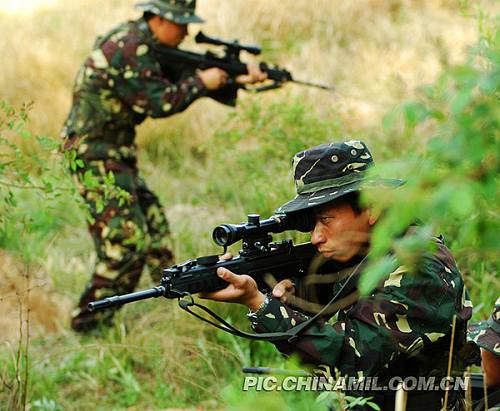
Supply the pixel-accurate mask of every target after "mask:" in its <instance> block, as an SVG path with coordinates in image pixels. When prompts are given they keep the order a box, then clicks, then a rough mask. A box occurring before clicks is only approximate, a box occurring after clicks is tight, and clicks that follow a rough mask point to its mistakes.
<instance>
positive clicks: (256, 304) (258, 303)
mask: <svg viewBox="0 0 500 411" xmlns="http://www.w3.org/2000/svg"><path fill="white" fill-rule="evenodd" d="M268 304H269V297H268V296H267V295H264V294H262V293H261V292H260V291H259V294H258V295H257V296H256V297H255V298H254V299H253V300H252V301H250V302H249V303H248V304H247V306H248V308H249V309H250V313H252V314H257V313H258V312H261V311H263V310H264V309H265V308H266V307H267V305H268Z"/></svg>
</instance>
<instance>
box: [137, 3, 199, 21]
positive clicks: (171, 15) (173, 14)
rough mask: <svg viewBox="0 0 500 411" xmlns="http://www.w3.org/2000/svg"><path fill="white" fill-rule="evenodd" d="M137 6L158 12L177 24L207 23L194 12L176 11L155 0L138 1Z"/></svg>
mask: <svg viewBox="0 0 500 411" xmlns="http://www.w3.org/2000/svg"><path fill="white" fill-rule="evenodd" d="M135 8H136V9H138V10H141V11H143V12H149V13H153V14H156V15H157V16H160V17H162V18H164V19H166V20H169V21H173V22H174V23H176V24H190V23H205V20H203V19H202V18H201V17H199V16H197V15H196V14H194V13H190V12H181V11H175V10H172V9H171V8H166V7H165V6H164V5H162V4H161V3H156V2H154V1H152V2H149V3H138V4H136V5H135Z"/></svg>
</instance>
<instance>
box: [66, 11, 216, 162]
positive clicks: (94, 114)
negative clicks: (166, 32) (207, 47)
mask: <svg viewBox="0 0 500 411" xmlns="http://www.w3.org/2000/svg"><path fill="white" fill-rule="evenodd" d="M156 44H158V42H157V40H156V39H155V38H154V37H153V35H152V33H151V31H150V30H149V27H148V24H147V23H146V21H145V20H144V19H142V18H140V19H138V20H134V21H129V22H127V23H124V24H122V25H120V26H118V27H116V28H115V29H113V30H112V31H111V32H109V33H108V34H106V35H105V36H103V37H99V38H98V39H97V41H96V44H95V46H94V49H93V51H92V52H91V54H90V56H89V57H88V58H87V59H86V61H85V63H84V64H83V66H82V67H81V69H80V70H79V72H78V74H77V78H76V81H75V86H74V90H73V105H72V107H71V111H70V113H69V116H68V118H67V120H66V123H65V125H64V128H63V132H62V135H63V137H70V138H82V137H84V138H85V140H86V145H85V149H84V150H83V151H87V156H86V157H87V158H100V157H106V156H107V150H109V148H110V147H112V148H114V147H119V146H124V147H127V146H128V147H130V146H133V142H134V137H135V130H134V128H135V126H136V125H138V124H140V123H142V122H143V121H144V119H145V118H146V117H148V116H149V117H154V118H158V117H167V116H170V115H172V114H174V113H178V112H180V111H182V110H184V109H186V108H187V107H188V106H189V105H190V104H191V103H192V102H193V101H194V100H196V99H197V98H199V97H202V96H204V95H206V94H207V89H206V87H205V86H204V85H203V83H202V81H201V79H200V78H199V77H197V76H194V75H192V76H187V77H182V78H181V79H180V80H179V79H176V80H177V81H175V82H174V80H172V79H171V80H172V81H170V80H169V79H167V78H165V77H164V74H163V73H164V71H162V67H161V66H160V63H159V62H158V60H157V59H156V57H155V55H154V52H153V48H154V46H155V45H156ZM88 146H90V148H89V147H88ZM80 151H82V150H80ZM92 151H94V153H92Z"/></svg>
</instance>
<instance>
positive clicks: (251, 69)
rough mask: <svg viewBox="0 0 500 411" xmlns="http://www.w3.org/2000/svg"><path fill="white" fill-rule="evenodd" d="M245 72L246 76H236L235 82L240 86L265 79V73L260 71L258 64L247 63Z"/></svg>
mask: <svg viewBox="0 0 500 411" xmlns="http://www.w3.org/2000/svg"><path fill="white" fill-rule="evenodd" d="M247 72H248V73H247V74H240V75H239V76H236V82H237V83H240V84H254V83H259V82H261V81H264V80H265V79H267V73H266V72H264V71H262V70H261V69H260V66H259V64H258V63H248V64H247Z"/></svg>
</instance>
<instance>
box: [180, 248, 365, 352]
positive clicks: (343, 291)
mask: <svg viewBox="0 0 500 411" xmlns="http://www.w3.org/2000/svg"><path fill="white" fill-rule="evenodd" d="M367 257H368V256H365V257H364V258H363V260H361V262H360V263H359V264H358V265H356V267H355V268H354V269H353V270H352V272H351V274H349V276H348V277H347V279H346V281H345V282H344V284H343V285H342V287H341V288H340V290H339V291H338V292H337V293H336V294H335V295H334V296H333V298H332V299H331V300H330V301H329V302H328V303H327V304H326V305H325V306H324V307H323V308H322V309H321V310H320V311H319V312H318V313H316V314H315V315H314V316H313V317H311V318H309V319H308V320H306V321H304V322H302V323H300V324H298V325H296V326H295V327H292V328H290V329H289V330H288V331H286V332H274V333H259V334H253V333H247V332H245V331H242V330H238V329H237V328H235V327H234V326H232V325H231V324H229V323H228V322H227V321H225V320H224V319H223V318H221V317H220V316H219V315H217V314H216V313H214V312H213V311H212V310H210V308H208V307H206V306H204V305H201V304H198V303H196V302H195V301H194V299H193V296H192V295H191V294H185V296H186V297H187V299H180V300H179V307H180V308H182V309H183V310H184V311H187V312H188V313H189V314H191V315H194V316H195V317H196V318H198V319H200V320H202V321H205V322H206V323H208V324H210V325H213V326H214V327H216V328H218V329H220V330H223V331H226V332H228V333H230V334H233V335H236V336H238V337H243V338H247V339H250V340H264V341H271V342H273V341H285V340H287V341H288V342H293V341H295V340H296V339H297V338H298V337H299V334H300V333H301V332H303V331H304V330H306V329H307V328H309V327H310V326H311V325H312V324H313V323H314V322H315V321H316V320H317V319H318V318H320V317H321V316H322V315H323V314H325V313H326V311H327V310H328V309H329V308H330V309H329V310H328V311H329V312H332V311H338V310H342V309H344V308H346V307H348V306H350V305H351V304H353V303H355V302H356V301H357V300H358V298H359V292H358V290H357V288H356V286H357V283H358V280H359V277H360V268H361V267H362V266H364V262H365V261H366V259H367ZM190 307H198V308H200V309H201V310H203V311H205V312H206V313H207V314H208V315H209V316H210V317H212V318H213V319H215V320H216V321H217V322H214V321H211V320H209V319H207V318H205V317H203V316H201V315H199V314H198V313H195V312H194V311H192V310H191V308H190Z"/></svg>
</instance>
